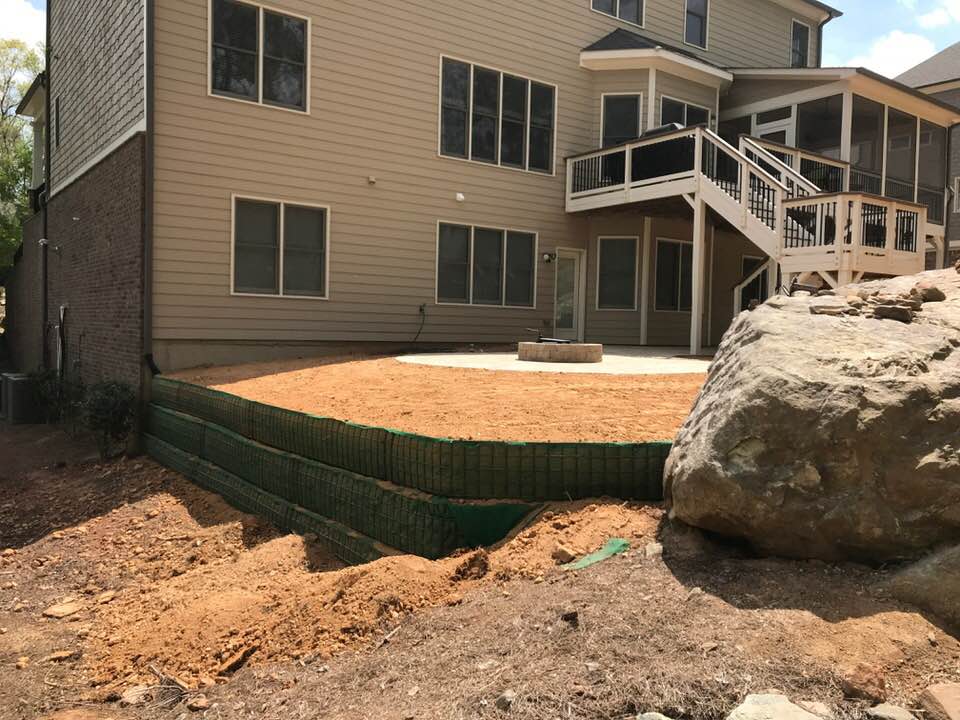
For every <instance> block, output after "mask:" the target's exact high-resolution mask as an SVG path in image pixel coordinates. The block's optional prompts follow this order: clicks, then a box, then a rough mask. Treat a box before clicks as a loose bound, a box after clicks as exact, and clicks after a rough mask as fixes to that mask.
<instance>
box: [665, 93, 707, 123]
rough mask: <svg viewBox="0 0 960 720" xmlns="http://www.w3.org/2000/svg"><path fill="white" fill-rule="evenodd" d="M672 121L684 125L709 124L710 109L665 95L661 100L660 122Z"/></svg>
mask: <svg viewBox="0 0 960 720" xmlns="http://www.w3.org/2000/svg"><path fill="white" fill-rule="evenodd" d="M670 123H677V124H679V125H683V126H684V127H692V126H694V125H709V124H710V111H709V110H708V109H707V108H704V107H700V106H699V105H691V104H690V103H685V102H681V101H680V100H674V99H673V98H668V97H667V96H666V95H664V96H663V98H662V99H661V100H660V124H661V125H668V124H670Z"/></svg>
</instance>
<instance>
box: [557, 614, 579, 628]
mask: <svg viewBox="0 0 960 720" xmlns="http://www.w3.org/2000/svg"><path fill="white" fill-rule="evenodd" d="M560 619H561V620H563V621H564V622H565V623H567V625H569V626H570V627H572V628H574V629H576V628H578V627H580V613H579V612H577V611H576V610H571V611H570V612H566V613H564V614H563V615H561V616H560Z"/></svg>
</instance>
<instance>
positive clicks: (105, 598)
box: [97, 590, 117, 605]
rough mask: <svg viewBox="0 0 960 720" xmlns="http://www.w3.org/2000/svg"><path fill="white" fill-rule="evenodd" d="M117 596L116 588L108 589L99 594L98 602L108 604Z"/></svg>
mask: <svg viewBox="0 0 960 720" xmlns="http://www.w3.org/2000/svg"><path fill="white" fill-rule="evenodd" d="M116 596H117V591H116V590H107V591H106V592H104V593H100V594H99V595H97V604H98V605H106V604H107V603H108V602H110V601H111V600H113V599H114V598H115V597H116Z"/></svg>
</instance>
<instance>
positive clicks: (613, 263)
mask: <svg viewBox="0 0 960 720" xmlns="http://www.w3.org/2000/svg"><path fill="white" fill-rule="evenodd" d="M639 244H640V239H639V238H638V237H601V238H598V240H597V309H598V310H636V309H637V260H638V258H639V252H638V246H639Z"/></svg>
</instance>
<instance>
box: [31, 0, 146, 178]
mask: <svg viewBox="0 0 960 720" xmlns="http://www.w3.org/2000/svg"><path fill="white" fill-rule="evenodd" d="M144 22H145V20H144V0H75V1H74V2H69V3H67V2H55V3H53V15H52V16H51V33H52V37H51V45H52V49H53V52H52V53H51V59H50V64H51V68H50V99H51V107H54V106H55V103H56V101H57V98H59V99H60V107H61V116H60V118H59V119H58V118H57V117H56V113H55V110H54V115H53V117H52V118H51V121H52V122H53V123H54V130H53V133H52V135H51V173H52V183H51V185H52V189H53V192H57V191H58V190H61V189H62V186H63V183H64V182H65V181H67V180H69V179H71V178H73V177H75V176H76V174H77V173H78V172H81V171H83V170H84V169H86V168H87V167H88V166H89V164H90V163H92V162H94V161H96V160H97V159H98V158H99V157H100V156H101V155H102V154H103V153H104V152H105V151H106V150H108V149H109V148H110V147H111V146H112V145H113V144H114V143H116V142H118V141H120V140H121V139H122V138H123V136H124V134H125V133H126V132H127V131H129V130H130V129H131V128H133V127H135V126H137V125H138V124H139V123H142V121H143V120H144V117H145V98H144V87H145V84H144V38H145V25H144ZM58 120H59V125H60V144H59V146H58V145H57V132H56V123H57V122H58Z"/></svg>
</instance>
